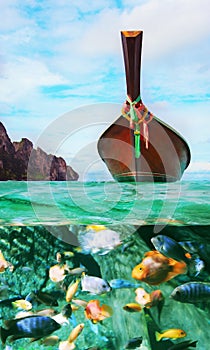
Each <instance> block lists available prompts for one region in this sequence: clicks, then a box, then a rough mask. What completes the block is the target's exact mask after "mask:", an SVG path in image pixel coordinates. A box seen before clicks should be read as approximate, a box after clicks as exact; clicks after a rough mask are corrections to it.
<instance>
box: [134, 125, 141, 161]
mask: <svg viewBox="0 0 210 350" xmlns="http://www.w3.org/2000/svg"><path fill="white" fill-rule="evenodd" d="M140 135H141V134H140V131H134V138H135V158H137V159H138V158H139V157H140V155H141V149H140V148H141V146H140V145H141V143H140Z"/></svg>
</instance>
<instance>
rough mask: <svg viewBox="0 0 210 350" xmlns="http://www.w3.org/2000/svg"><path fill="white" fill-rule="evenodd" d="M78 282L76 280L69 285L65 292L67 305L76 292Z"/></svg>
mask: <svg viewBox="0 0 210 350" xmlns="http://www.w3.org/2000/svg"><path fill="white" fill-rule="evenodd" d="M79 282H80V280H79V279H77V280H76V282H74V283H73V284H70V286H69V287H68V289H67V292H66V301H67V303H69V302H70V301H71V300H72V298H73V297H74V295H75V294H76V292H77V289H78V286H79Z"/></svg>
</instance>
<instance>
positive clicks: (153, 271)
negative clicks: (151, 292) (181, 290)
mask: <svg viewBox="0 0 210 350" xmlns="http://www.w3.org/2000/svg"><path fill="white" fill-rule="evenodd" d="M186 271H187V266H186V264H185V263H184V262H179V261H176V260H174V259H172V258H167V257H166V256H164V255H163V254H161V253H159V252H158V251H157V250H153V251H149V252H147V253H145V255H144V259H143V260H142V262H141V263H140V264H138V265H137V266H135V267H134V269H133V271H132V277H133V278H135V279H137V280H139V281H143V282H146V283H148V284H151V285H157V284H160V283H162V282H166V281H168V280H170V279H172V278H174V277H176V276H177V275H179V274H183V273H186Z"/></svg>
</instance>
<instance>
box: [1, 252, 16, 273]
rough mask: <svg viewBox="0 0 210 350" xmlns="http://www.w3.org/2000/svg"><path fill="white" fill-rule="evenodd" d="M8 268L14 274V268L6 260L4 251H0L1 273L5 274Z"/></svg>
mask: <svg viewBox="0 0 210 350" xmlns="http://www.w3.org/2000/svg"><path fill="white" fill-rule="evenodd" d="M7 268H9V270H10V271H11V272H12V271H13V269H14V266H13V265H12V264H11V263H10V262H9V261H7V260H6V259H5V258H4V255H3V254H2V251H1V250H0V273H3V272H4V271H5V270H6V269H7Z"/></svg>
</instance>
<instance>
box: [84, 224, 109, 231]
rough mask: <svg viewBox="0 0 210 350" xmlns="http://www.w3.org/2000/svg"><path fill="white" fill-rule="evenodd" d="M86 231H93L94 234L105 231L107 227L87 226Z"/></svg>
mask: <svg viewBox="0 0 210 350" xmlns="http://www.w3.org/2000/svg"><path fill="white" fill-rule="evenodd" d="M86 230H87V231H95V232H99V231H102V230H107V227H106V226H104V225H87V226H86Z"/></svg>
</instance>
